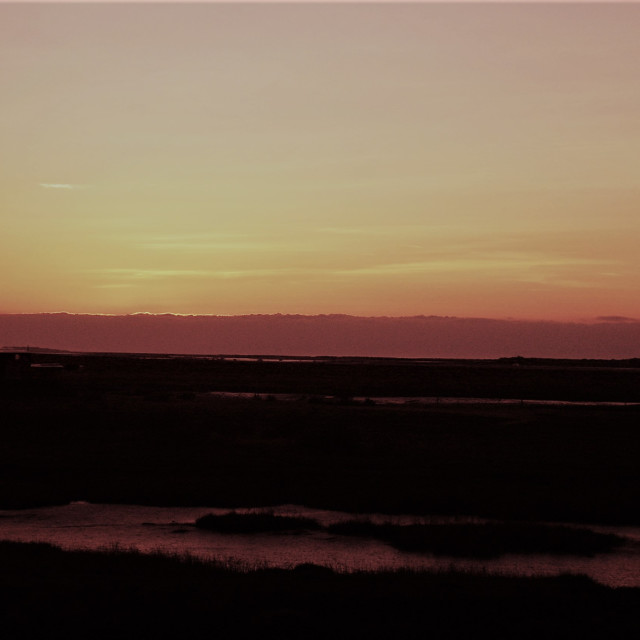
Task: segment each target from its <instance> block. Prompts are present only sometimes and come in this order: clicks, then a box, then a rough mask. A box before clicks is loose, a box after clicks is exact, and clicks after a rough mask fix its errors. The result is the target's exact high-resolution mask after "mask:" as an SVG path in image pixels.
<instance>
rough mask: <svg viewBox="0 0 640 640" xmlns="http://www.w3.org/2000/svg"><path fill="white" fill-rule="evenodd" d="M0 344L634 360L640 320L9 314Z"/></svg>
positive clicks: (0, 319)
mask: <svg viewBox="0 0 640 640" xmlns="http://www.w3.org/2000/svg"><path fill="white" fill-rule="evenodd" d="M0 344H5V345H32V344H35V345H37V344H46V345H47V347H39V348H38V349H39V350H40V352H46V351H47V350H49V351H62V350H64V351H93V352H129V353H181V354H217V353H234V354H256V353H259V354H281V355H300V356H302V355H310V356H311V355H327V356H374V357H406V358H491V359H493V358H503V357H514V356H524V357H535V358H580V359H581V358H593V359H612V358H613V359H627V358H636V357H639V356H640V321H638V320H634V319H633V318H624V317H618V316H608V317H603V318H601V320H600V321H599V322H595V323H569V322H551V321H545V322H543V321H527V320H496V319H489V318H459V317H447V316H411V317H358V316H348V315H341V314H330V315H316V316H305V315H280V314H276V315H243V316H213V315H204V316H203V315H175V314H158V315H155V314H147V313H138V314H131V315H120V316H117V315H90V314H71V313H39V314H0ZM22 348H24V347H21V349H22ZM29 348H30V349H31V350H35V349H34V348H31V347H29Z"/></svg>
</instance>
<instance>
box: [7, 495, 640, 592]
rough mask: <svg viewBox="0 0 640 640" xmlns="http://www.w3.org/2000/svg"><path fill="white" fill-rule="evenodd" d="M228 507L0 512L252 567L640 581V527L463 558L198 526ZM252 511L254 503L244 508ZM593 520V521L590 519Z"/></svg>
mask: <svg viewBox="0 0 640 640" xmlns="http://www.w3.org/2000/svg"><path fill="white" fill-rule="evenodd" d="M227 511H228V509H216V508H207V507H197V508H196V507H180V508H177V507H149V506H137V505H109V504H90V503H86V502H74V503H71V504H69V505H65V506H57V507H43V508H34V509H24V510H0V539H2V540H14V541H21V542H48V543H51V544H54V545H57V546H59V547H62V548H65V549H93V550H109V549H112V548H114V547H118V548H125V549H136V550H138V551H141V552H144V553H150V552H160V553H163V554H168V555H185V554H188V555H191V556H194V557H197V558H200V559H203V560H218V561H223V562H229V563H231V564H235V565H237V566H239V567H243V568H246V569H250V568H253V567H262V566H277V567H284V568H289V567H293V566H295V565H297V564H301V563H307V562H313V563H315V564H319V565H323V566H328V567H332V568H334V569H335V570H338V571H356V570H377V569H383V568H401V567H411V568H415V569H430V570H446V569H449V568H455V569H464V570H470V571H474V572H490V573H503V574H509V575H556V574H559V573H576V574H584V575H587V576H589V577H591V578H593V579H594V580H596V581H598V582H600V583H602V584H605V585H608V586H612V587H621V586H633V587H640V527H605V526H595V525H594V526H591V525H590V526H589V528H590V529H593V530H595V531H600V532H606V533H616V534H618V535H621V536H624V537H626V538H627V539H628V543H627V544H625V545H624V546H622V547H620V548H619V549H618V550H616V551H615V552H613V553H605V554H599V555H596V556H594V557H580V556H552V555H505V556H502V557H500V558H497V559H490V560H487V559H481V560H477V559H461V558H448V557H436V556H432V555H428V554H418V553H406V552H401V551H398V550H396V549H394V548H392V547H390V546H388V545H387V544H385V543H383V542H381V541H378V540H373V539H369V538H353V537H346V536H339V535H333V534H329V533H328V532H327V531H322V530H319V531H303V532H296V533H293V532H291V533H261V534H221V533H214V532H211V531H203V530H200V529H197V528H195V527H194V526H193V524H194V522H195V520H196V518H199V517H200V516H202V515H205V514H207V513H216V514H222V513H226V512H227ZM237 511H238V512H249V511H252V510H251V509H238V510H237ZM271 511H273V513H275V514H276V515H296V516H305V517H309V518H313V519H315V520H317V521H318V522H319V523H320V524H322V525H323V526H327V525H329V524H332V523H335V522H340V521H342V520H348V519H351V518H352V517H353V515H352V514H348V513H343V512H337V511H324V510H318V509H310V508H306V507H302V506H296V505H283V506H279V507H274V508H273V509H271ZM365 517H368V518H370V519H371V520H373V521H378V522H384V521H389V520H391V521H393V522H395V523H397V524H408V523H410V522H416V521H418V522H451V521H456V522H461V521H472V522H480V520H478V519H473V518H467V519H461V518H458V519H454V520H452V519H451V518H436V517H433V518H416V517H414V516H382V515H379V514H369V515H367V516H365ZM585 526H586V525H585Z"/></svg>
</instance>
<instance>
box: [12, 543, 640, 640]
mask: <svg viewBox="0 0 640 640" xmlns="http://www.w3.org/2000/svg"><path fill="white" fill-rule="evenodd" d="M0 565H1V566H2V572H1V573H0V585H1V587H0V618H1V619H2V627H3V628H2V631H3V633H4V634H6V635H5V637H10V638H65V639H66V640H75V639H80V638H83V639H84V638H92V639H93V640H102V639H109V640H112V639H113V638H127V639H129V638H131V639H133V638H136V639H138V638H159V639H160V638H162V639H164V638H167V639H168V638H171V639H174V638H212V637H215V638H225V639H230V638H234V639H239V638H258V637H259V638H296V639H298V638H314V639H319V638H345V639H346V638H349V639H352V638H385V639H387V638H425V637H435V638H464V637H492V638H527V639H529V638H530V639H532V640H533V639H535V640H539V638H562V639H563V640H564V639H565V638H620V639H622V638H633V637H637V635H638V631H640V625H639V621H638V615H637V612H638V610H640V589H622V588H621V589H610V588H606V587H603V586H600V585H597V584H595V583H593V582H592V581H590V580H589V579H587V578H584V577H572V576H561V577H555V578H536V579H533V578H508V577H499V576H489V575H471V574H464V573H455V572H452V573H420V572H411V571H397V572H374V573H364V572H359V573H354V574H338V573H334V572H333V571H331V570H330V569H324V568H320V567H317V566H314V565H302V566H299V567H298V568H297V569H294V570H282V569H260V568H254V570H251V571H248V572H247V569H248V568H247V567H244V568H240V569H239V568H235V567H233V566H225V565H212V564H203V563H199V562H196V561H193V560H178V559H174V558H166V557H160V556H143V555H139V554H133V553H129V552H122V551H114V552H111V553H91V552H63V551H61V550H59V549H55V548H52V547H50V546H48V545H43V544H17V543H7V542H4V543H0Z"/></svg>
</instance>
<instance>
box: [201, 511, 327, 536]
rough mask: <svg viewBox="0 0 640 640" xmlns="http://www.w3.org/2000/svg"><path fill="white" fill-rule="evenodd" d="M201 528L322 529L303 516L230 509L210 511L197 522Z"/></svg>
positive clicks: (253, 530)
mask: <svg viewBox="0 0 640 640" xmlns="http://www.w3.org/2000/svg"><path fill="white" fill-rule="evenodd" d="M195 525H196V527H198V528H199V529H207V530H209V531H217V532H220V533H264V532H270V531H294V530H314V529H320V523H319V522H318V521H317V520H314V519H313V518H306V517H303V516H279V515H276V514H274V513H273V512H271V511H262V512H256V513H238V512H237V511H230V512H229V513H224V514H221V515H216V514H213V513H209V514H207V515H205V516H202V517H201V518H198V519H197V520H196V522H195Z"/></svg>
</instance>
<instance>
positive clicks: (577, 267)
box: [0, 3, 640, 320]
mask: <svg viewBox="0 0 640 640" xmlns="http://www.w3.org/2000/svg"><path fill="white" fill-rule="evenodd" d="M639 29H640V5H638V4H628V3H620V4H561V5H560V4H553V3H551V4H521V3H513V4H503V3H497V4H478V3H474V4H404V5H403V4H368V5H367V4H360V3H358V4H352V5H347V4H335V3H328V4H269V3H257V4H193V5H184V4H182V5H181V4H179V3H175V4H158V5H149V4H143V5H127V4H111V5H109V4H105V5H100V4H46V3H45V4H4V3H2V4H0V148H1V149H2V153H1V154H0V222H1V233H0V312H2V313H31V312H51V311H68V312H78V313H133V312H143V311H144V312H154V313H162V312H171V313H184V314H189V313H207V314H248V313H303V314H316V313H347V314H354V315H388V316H399V315H417V314H426V315H431V314H433V315H457V316H475V317H478V316H482V317H494V318H508V317H512V318H528V319H557V320H584V319H589V318H594V317H596V316H605V315H606V316H609V315H616V316H628V317H636V318H637V317H640V295H638V292H639V291H640V250H639V249H638V247H639V245H640V243H639V239H640V206H639V205H640V172H639V170H638V166H639V163H638V154H639V152H640V81H639V76H638V60H640V38H638V32H639Z"/></svg>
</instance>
